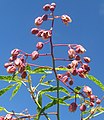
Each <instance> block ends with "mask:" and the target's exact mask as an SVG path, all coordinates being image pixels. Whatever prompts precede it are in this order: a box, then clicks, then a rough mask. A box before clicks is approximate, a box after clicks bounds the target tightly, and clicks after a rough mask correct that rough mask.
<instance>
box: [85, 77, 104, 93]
mask: <svg viewBox="0 0 104 120" xmlns="http://www.w3.org/2000/svg"><path fill="white" fill-rule="evenodd" d="M86 76H87V78H88V79H90V80H92V81H93V82H94V83H95V84H96V85H98V86H99V87H100V88H101V89H102V90H103V91H104V84H103V83H101V81H100V80H98V79H97V78H95V77H94V76H92V75H86Z"/></svg>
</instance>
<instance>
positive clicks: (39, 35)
mask: <svg viewBox="0 0 104 120" xmlns="http://www.w3.org/2000/svg"><path fill="white" fill-rule="evenodd" d="M43 31H44V30H39V32H38V33H37V34H36V36H37V37H42V34H43Z"/></svg>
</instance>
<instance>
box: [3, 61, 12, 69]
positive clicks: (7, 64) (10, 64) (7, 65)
mask: <svg viewBox="0 0 104 120" xmlns="http://www.w3.org/2000/svg"><path fill="white" fill-rule="evenodd" d="M12 65H13V63H12V62H9V63H5V64H4V67H5V68H7V67H9V66H12Z"/></svg>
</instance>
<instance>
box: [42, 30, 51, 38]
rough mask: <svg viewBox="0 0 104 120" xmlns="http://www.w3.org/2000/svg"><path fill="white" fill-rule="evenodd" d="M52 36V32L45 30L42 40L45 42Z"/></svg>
mask: <svg viewBox="0 0 104 120" xmlns="http://www.w3.org/2000/svg"><path fill="white" fill-rule="evenodd" d="M51 35H52V33H51V30H44V31H43V33H42V38H43V39H44V40H47V39H49V38H50V37H51Z"/></svg>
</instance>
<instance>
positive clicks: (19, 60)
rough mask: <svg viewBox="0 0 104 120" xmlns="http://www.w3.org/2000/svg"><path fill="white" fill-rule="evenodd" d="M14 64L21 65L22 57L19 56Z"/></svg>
mask: <svg viewBox="0 0 104 120" xmlns="http://www.w3.org/2000/svg"><path fill="white" fill-rule="evenodd" d="M14 64H15V65H16V66H20V65H21V64H22V61H21V59H20V58H17V59H16V60H15V61H14Z"/></svg>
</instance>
